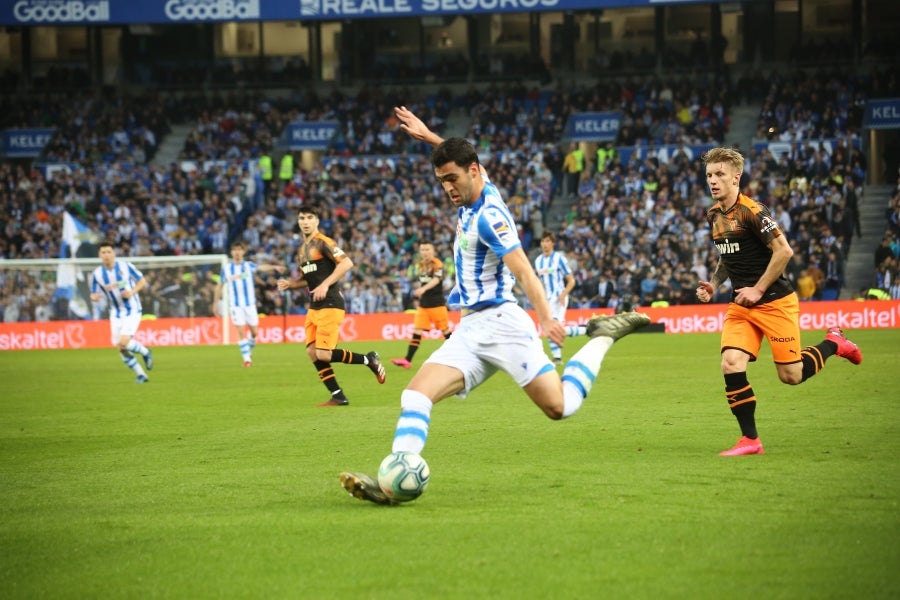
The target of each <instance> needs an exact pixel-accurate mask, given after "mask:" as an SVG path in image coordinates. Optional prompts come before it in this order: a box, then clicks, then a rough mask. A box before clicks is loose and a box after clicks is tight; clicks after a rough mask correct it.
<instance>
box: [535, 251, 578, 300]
mask: <svg viewBox="0 0 900 600" xmlns="http://www.w3.org/2000/svg"><path fill="white" fill-rule="evenodd" d="M534 270H535V272H537V275H538V277H539V278H540V280H541V283H543V284H544V293H545V294H547V299H548V300H551V301H552V300H556V299H557V298H559V295H560V294H562V293H563V290H565V289H566V276H567V275H569V273H571V272H572V269H570V268H569V261H568V260H566V257H565V255H563V253H562V252H557V251H553V252H551V253H550V256H545V255H544V253H543V252H541V253H540V254H538V257H537V258H535V259H534Z"/></svg>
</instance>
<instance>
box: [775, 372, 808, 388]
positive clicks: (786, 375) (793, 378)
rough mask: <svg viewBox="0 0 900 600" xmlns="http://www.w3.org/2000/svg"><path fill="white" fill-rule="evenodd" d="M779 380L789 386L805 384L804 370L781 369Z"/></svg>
mask: <svg viewBox="0 0 900 600" xmlns="http://www.w3.org/2000/svg"><path fill="white" fill-rule="evenodd" d="M778 379H780V380H781V382H782V383H786V384H788V385H799V384H801V383H803V370H802V369H790V370H788V369H779V370H778Z"/></svg>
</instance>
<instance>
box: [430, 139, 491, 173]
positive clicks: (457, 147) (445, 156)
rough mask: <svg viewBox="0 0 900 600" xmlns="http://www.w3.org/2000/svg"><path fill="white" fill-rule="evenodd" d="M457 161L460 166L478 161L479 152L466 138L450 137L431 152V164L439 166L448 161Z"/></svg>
mask: <svg viewBox="0 0 900 600" xmlns="http://www.w3.org/2000/svg"><path fill="white" fill-rule="evenodd" d="M450 162H452V163H456V165H457V166H460V167H463V168H465V167H468V166H469V165H471V164H472V163H475V164H480V163H479V162H478V153H477V152H475V146H473V145H472V144H470V143H469V140H466V139H464V138H448V139H446V140H444V141H443V142H441V144H440V145H439V146H438V147H437V148H435V149H434V152H432V153H431V166H433V167H435V168H438V167H442V166H444V165H446V164H447V163H450Z"/></svg>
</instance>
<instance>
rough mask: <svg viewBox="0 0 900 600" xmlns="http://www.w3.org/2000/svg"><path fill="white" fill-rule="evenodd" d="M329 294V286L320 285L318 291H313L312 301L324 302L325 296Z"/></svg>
mask: <svg viewBox="0 0 900 600" xmlns="http://www.w3.org/2000/svg"><path fill="white" fill-rule="evenodd" d="M327 293H328V286H327V285H325V284H324V283H323V284H322V285H320V286H319V287H317V288H316V289H314V290H313V291H312V294H311V295H312V299H313V300H315V301H316V302H318V301H320V300H324V299H325V295H326V294H327Z"/></svg>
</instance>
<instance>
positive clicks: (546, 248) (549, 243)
mask: <svg viewBox="0 0 900 600" xmlns="http://www.w3.org/2000/svg"><path fill="white" fill-rule="evenodd" d="M541 252H543V253H544V254H546V255H548V256H549V255H550V253H551V252H553V240H551V239H550V238H544V239H542V240H541Z"/></svg>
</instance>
